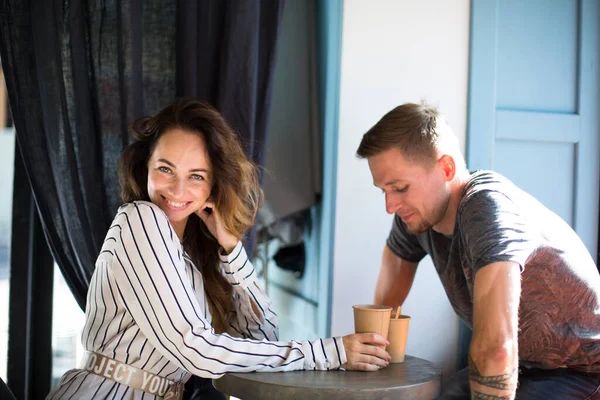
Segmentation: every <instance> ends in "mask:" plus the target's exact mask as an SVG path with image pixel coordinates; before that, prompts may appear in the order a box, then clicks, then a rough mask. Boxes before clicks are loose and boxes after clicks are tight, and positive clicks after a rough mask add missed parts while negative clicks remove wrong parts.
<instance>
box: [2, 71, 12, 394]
mask: <svg viewBox="0 0 600 400" xmlns="http://www.w3.org/2000/svg"><path fill="white" fill-rule="evenodd" d="M7 103H8V102H7V99H6V85H5V83H4V74H3V73H2V68H0V188H1V190H0V377H1V378H2V379H3V380H4V381H5V382H6V378H7V376H6V367H7V359H8V296H9V289H10V288H9V286H10V281H9V278H10V258H9V249H10V236H11V222H12V201H13V176H14V155H15V132H14V129H13V128H12V127H8V126H7V125H8V105H7Z"/></svg>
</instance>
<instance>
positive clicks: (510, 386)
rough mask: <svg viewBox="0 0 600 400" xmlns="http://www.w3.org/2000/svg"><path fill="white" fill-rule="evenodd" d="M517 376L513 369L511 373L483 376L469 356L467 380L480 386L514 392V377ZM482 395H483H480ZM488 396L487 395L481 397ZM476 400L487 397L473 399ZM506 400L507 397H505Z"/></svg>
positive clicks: (515, 370) (515, 383)
mask: <svg viewBox="0 0 600 400" xmlns="http://www.w3.org/2000/svg"><path fill="white" fill-rule="evenodd" d="M516 374H517V369H516V368H515V369H513V370H512V372H509V373H507V374H502V375H493V376H483V375H481V373H480V372H479V370H478V369H477V366H476V365H475V362H474V361H473V358H471V356H470V355H469V380H471V381H473V382H477V383H478V384H480V385H482V386H487V387H489V388H493V389H498V390H515V389H516V386H517V382H516V379H514V378H515V375H516ZM479 394H481V393H479ZM481 395H483V394H481ZM483 396H488V395H483ZM474 398H476V399H479V398H481V399H484V398H488V397H474ZM506 398H507V399H508V397H506ZM489 399H504V397H494V396H492V397H489Z"/></svg>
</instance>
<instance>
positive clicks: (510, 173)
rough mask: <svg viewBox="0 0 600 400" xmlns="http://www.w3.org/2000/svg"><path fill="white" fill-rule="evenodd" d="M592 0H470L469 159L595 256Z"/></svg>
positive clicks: (598, 17) (599, 11)
mask: <svg viewBox="0 0 600 400" xmlns="http://www.w3.org/2000/svg"><path fill="white" fill-rule="evenodd" d="M599 4H600V2H598V1H597V0H579V1H578V0H473V2H472V6H471V7H472V9H471V65H470V87H469V119H468V129H469V131H468V152H467V160H468V166H469V168H470V169H471V170H475V169H492V170H494V171H497V172H499V173H501V174H503V175H505V176H506V177H508V178H509V179H511V180H512V181H513V182H514V183H515V184H517V185H518V186H519V187H521V188H522V189H524V190H526V191H527V192H529V193H530V194H532V195H533V196H535V197H536V198H537V199H538V200H540V201H541V202H542V203H544V204H545V205H546V206H547V207H548V208H550V209H551V210H553V211H554V212H555V213H557V214H558V215H560V216H561V217H562V218H563V219H564V220H565V221H567V222H568V223H569V224H570V225H571V226H572V227H573V228H574V229H575V231H576V232H577V233H578V234H579V236H580V237H581V238H582V240H583V242H584V243H585V244H586V246H587V248H588V249H589V251H590V253H591V254H592V257H594V258H596V257H597V254H598V253H597V246H598V193H599V173H598V170H599V167H598V159H599V158H598V154H599V140H598V137H599V122H598V106H599V103H598V93H599V79H598V74H599V69H598V61H599V55H598V54H599V51H598V46H599V37H600V35H599V28H598V25H599V22H598V21H600V6H599Z"/></svg>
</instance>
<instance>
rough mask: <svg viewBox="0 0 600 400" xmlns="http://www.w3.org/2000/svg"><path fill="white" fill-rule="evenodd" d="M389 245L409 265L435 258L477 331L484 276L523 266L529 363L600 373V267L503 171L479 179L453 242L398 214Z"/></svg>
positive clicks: (524, 349) (523, 350)
mask: <svg viewBox="0 0 600 400" xmlns="http://www.w3.org/2000/svg"><path fill="white" fill-rule="evenodd" d="M387 245H388V247H389V248H390V250H391V251H392V252H393V253H394V254H396V255H397V256H398V257H400V258H402V259H405V260H407V261H413V262H418V261H420V260H421V259H422V258H423V257H425V256H426V255H427V254H429V255H430V256H431V258H432V261H433V264H434V265H435V268H436V270H437V273H438V275H439V277H440V279H441V282H442V285H443V286H444V289H445V291H446V294H447V295H448V299H449V300H450V303H451V305H452V307H453V308H454V310H455V311H456V313H457V314H458V316H459V317H460V318H461V319H462V320H464V321H465V323H467V324H468V325H469V326H471V327H472V321H473V283H474V279H475V274H476V273H477V271H478V270H479V269H480V268H484V267H485V266H486V265H488V264H491V263H494V262H498V261H513V262H515V263H517V264H519V266H520V267H521V271H522V274H521V278H522V283H521V302H520V306H519V358H520V360H521V364H522V365H523V366H530V367H539V368H558V367H561V366H568V367H571V368H576V369H579V370H583V371H589V372H599V373H600V274H599V273H598V268H597V267H596V265H595V263H594V261H593V259H592V258H591V256H590V255H589V252H588V251H587V249H586V247H585V246H584V244H583V243H582V241H581V240H580V239H579V237H578V236H577V234H576V233H575V232H574V231H573V230H572V229H571V227H570V226H569V225H568V224H567V223H566V222H564V221H563V220H562V219H561V218H560V217H558V216H557V215H556V214H554V213H553V212H551V211H550V210H548V209H547V208H546V207H544V206H543V205H542V204H541V203H540V202H538V201H537V200H536V199H534V198H533V197H532V196H530V195H528V194H527V193H525V192H524V191H522V190H520V189H519V188H517V187H516V186H515V185H513V184H512V183H511V182H510V181H509V180H508V179H506V178H504V177H503V176H501V175H500V174H497V173H494V172H490V171H478V172H475V173H473V174H472V175H471V177H470V179H469V180H468V182H467V184H466V185H465V188H464V189H463V193H462V198H461V201H460V203H459V207H458V211H457V216H456V223H455V227H454V233H453V235H452V236H451V237H447V236H445V235H443V234H441V233H438V232H436V231H434V230H433V229H429V230H428V231H426V232H425V233H422V234H418V235H414V234H411V233H409V232H408V231H407V229H406V225H405V224H404V222H402V220H401V219H400V218H399V217H398V216H395V217H394V222H393V225H392V230H391V232H390V235H389V237H388V240H387Z"/></svg>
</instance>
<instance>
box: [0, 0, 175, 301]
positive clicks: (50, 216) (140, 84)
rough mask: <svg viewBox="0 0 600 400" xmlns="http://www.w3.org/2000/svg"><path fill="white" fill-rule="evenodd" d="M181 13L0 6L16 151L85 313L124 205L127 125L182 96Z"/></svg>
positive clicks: (124, 6)
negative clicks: (178, 68) (178, 61)
mask: <svg viewBox="0 0 600 400" xmlns="http://www.w3.org/2000/svg"><path fill="white" fill-rule="evenodd" d="M174 19H175V5H174V2H172V4H171V5H170V6H169V3H168V2H164V1H158V0H155V1H146V2H144V8H143V10H142V7H141V2H139V1H132V2H122V3H121V2H107V1H91V0H90V1H57V0H52V1H46V0H32V1H20V0H3V2H2V3H1V5H0V51H1V53H0V57H1V60H2V65H3V69H4V73H5V77H6V84H7V88H8V96H9V102H10V104H11V111H12V116H13V120H14V125H15V129H16V136H17V143H18V148H19V150H20V152H21V154H22V156H23V160H24V163H25V169H26V171H27V176H28V178H29V183H30V184H31V188H32V190H33V195H34V198H35V201H36V205H37V208H38V211H39V214H40V218H41V221H42V224H43V226H44V231H45V234H46V238H47V240H48V243H49V247H50V249H51V251H52V254H53V256H54V259H55V261H56V262H57V263H58V265H59V267H60V269H61V271H62V273H63V275H64V277H65V280H66V281H67V283H68V285H69V288H70V289H71V291H72V292H73V295H74V297H75V299H76V301H77V302H78V304H79V305H80V306H81V307H82V309H84V308H85V297H86V293H87V289H88V285H89V281H90V277H91V274H92V272H93V270H94V262H95V260H96V257H97V256H98V253H99V251H100V247H101V245H102V241H103V240H104V236H105V235H106V231H107V229H108V226H109V224H110V221H111V220H112V218H113V216H114V213H115V212H116V209H117V207H118V205H119V200H118V198H119V193H118V182H117V171H116V167H117V160H118V158H119V156H120V154H121V151H122V149H123V147H124V145H125V144H126V143H127V142H128V137H129V135H128V126H129V124H130V122H131V121H132V120H133V118H134V117H137V116H139V115H142V114H143V113H151V112H155V111H157V110H158V109H159V108H160V107H162V106H163V105H164V104H166V103H169V102H171V101H172V100H173V98H174V94H175V87H174V81H175V69H174V66H172V60H173V59H174V41H175V28H174V23H175V20H174ZM142 38H143V39H142ZM143 40H145V41H146V42H147V43H152V45H151V46H150V45H148V46H143ZM169 57H170V59H169ZM15 184H21V185H22V184H27V183H26V182H15Z"/></svg>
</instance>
